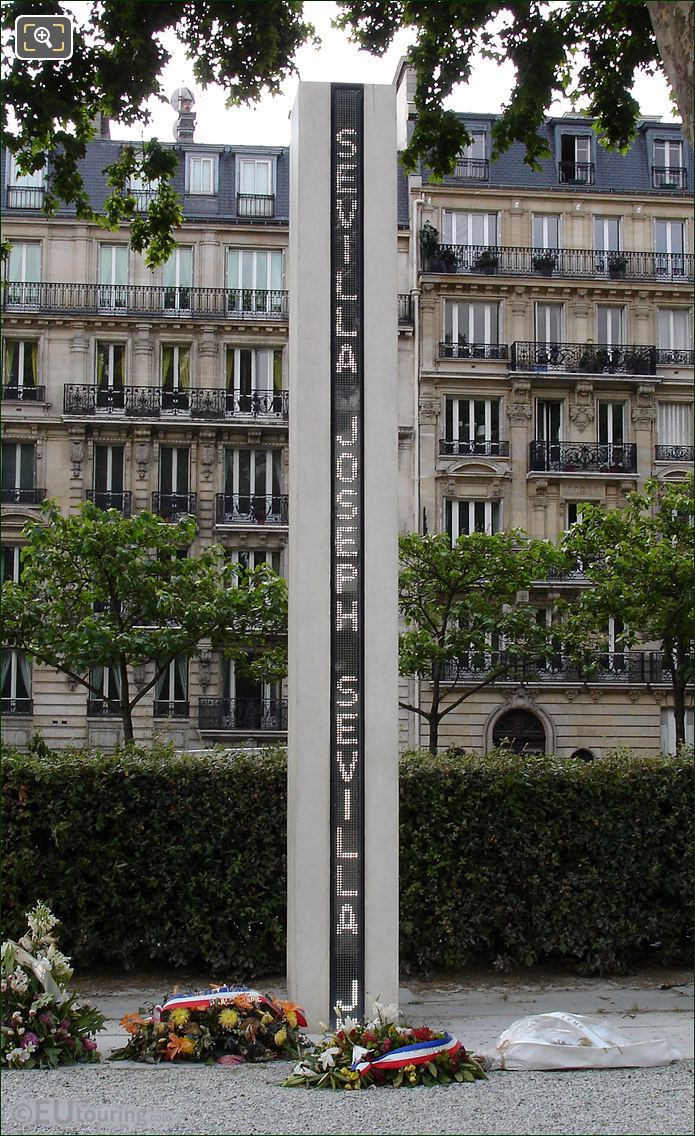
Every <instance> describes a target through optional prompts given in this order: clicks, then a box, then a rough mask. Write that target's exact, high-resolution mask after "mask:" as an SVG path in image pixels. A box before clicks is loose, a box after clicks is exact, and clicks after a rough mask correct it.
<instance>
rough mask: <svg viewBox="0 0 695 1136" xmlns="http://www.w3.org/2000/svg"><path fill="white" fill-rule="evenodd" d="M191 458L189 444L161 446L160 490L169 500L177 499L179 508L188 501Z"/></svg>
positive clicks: (184, 505) (183, 506)
mask: <svg viewBox="0 0 695 1136" xmlns="http://www.w3.org/2000/svg"><path fill="white" fill-rule="evenodd" d="M190 459H191V451H190V449H189V447H188V446H160V447H159V492H160V495H161V496H162V497H165V498H166V499H167V500H170V499H171V500H173V499H176V501H177V502H178V505H179V509H182V508H185V507H186V505H187V501H188V491H189V489H188V487H189V469H190Z"/></svg>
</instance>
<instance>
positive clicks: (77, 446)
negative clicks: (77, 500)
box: [70, 434, 84, 481]
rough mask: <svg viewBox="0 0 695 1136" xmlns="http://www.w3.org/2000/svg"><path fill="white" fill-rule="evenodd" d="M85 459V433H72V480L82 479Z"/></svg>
mask: <svg viewBox="0 0 695 1136" xmlns="http://www.w3.org/2000/svg"><path fill="white" fill-rule="evenodd" d="M83 461H84V434H71V435H70V462H71V464H72V480H73V481H81V480H82V463H83Z"/></svg>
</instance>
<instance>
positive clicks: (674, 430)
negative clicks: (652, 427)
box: [656, 402, 693, 461]
mask: <svg viewBox="0 0 695 1136" xmlns="http://www.w3.org/2000/svg"><path fill="white" fill-rule="evenodd" d="M656 437H657V449H656V457H657V458H668V457H669V456H673V457H677V456H678V451H682V453H681V454H680V456H681V457H682V459H684V460H686V461H687V460H690V461H692V456H693V455H692V449H693V404H692V402H659V403H657V418H656ZM666 450H674V451H676V453H673V454H671V455H670V454H668V453H666Z"/></svg>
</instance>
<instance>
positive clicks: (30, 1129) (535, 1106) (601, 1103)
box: [2, 1061, 693, 1136]
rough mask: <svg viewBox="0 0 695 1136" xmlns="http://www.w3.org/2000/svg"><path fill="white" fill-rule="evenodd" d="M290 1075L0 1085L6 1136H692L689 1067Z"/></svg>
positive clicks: (219, 1071) (37, 1076)
mask: <svg viewBox="0 0 695 1136" xmlns="http://www.w3.org/2000/svg"><path fill="white" fill-rule="evenodd" d="M290 1069H291V1065H289V1064H286V1063H279V1062H278V1063H277V1064H275V1065H256V1066H241V1067H237V1068H223V1067H220V1066H202V1067H185V1066H181V1067H179V1068H172V1067H171V1066H166V1067H163V1066H159V1067H156V1068H151V1067H147V1066H142V1065H135V1064H131V1063H119V1064H116V1065H114V1064H105V1065H96V1066H90V1067H83V1068H76V1069H69V1070H55V1071H52V1072H39V1071H34V1070H29V1071H22V1070H17V1071H10V1072H6V1073H4V1074H3V1094H2V1105H3V1108H2V1113H3V1126H2V1131H3V1132H4V1133H22V1134H30V1133H31V1134H33V1133H41V1134H44V1133H45V1134H49V1133H86V1134H97V1133H98V1134H102V1133H130V1132H142V1133H152V1134H160V1133H161V1134H164V1133H186V1134H189V1136H190V1134H196V1133H210V1134H213V1133H235V1134H239V1136H241V1134H244V1136H250V1134H252V1133H253V1134H256V1133H259V1134H260V1133H265V1134H269V1136H271V1134H272V1136H277V1134H279V1133H283V1134H288V1136H289V1134H294V1133H298V1134H300V1136H302V1134H303V1136H314V1134H315V1136H328V1134H332V1133H341V1134H343V1133H360V1136H377V1134H379V1136H381V1134H382V1133H383V1134H384V1136H386V1134H388V1133H397V1134H400V1136H406V1134H410V1133H412V1134H413V1136H425V1134H429V1133H452V1134H454V1136H469V1134H473V1136H498V1134H499V1136H517V1134H518V1136H545V1134H546V1133H547V1134H549V1136H557V1134H558V1133H563V1134H567V1136H573V1134H575V1133H576V1134H577V1136H593V1134H594V1133H595V1134H596V1136H633V1134H634V1136H653V1134H654V1136H656V1134H658V1136H666V1134H668V1136H671V1134H673V1136H687V1134H688V1133H691V1132H692V1131H693V1115H692V1105H691V1101H692V1079H693V1063H692V1062H691V1061H685V1062H678V1063H677V1064H675V1065H669V1066H661V1067H658V1068H655V1069H639V1070H638V1069H617V1070H601V1071H593V1070H592V1071H583V1072H571V1073H500V1072H498V1073H492V1074H491V1075H490V1079H489V1080H488V1081H480V1082H476V1083H474V1084H472V1085H468V1084H467V1085H450V1086H447V1087H445V1088H435V1089H426V1088H415V1089H391V1088H385V1089H372V1090H366V1091H363V1092H359V1093H328V1092H322V1091H311V1090H306V1089H283V1088H282V1087H281V1084H280V1082H281V1080H282V1077H283V1076H284V1075H285V1074H286V1072H288V1071H289V1070H290Z"/></svg>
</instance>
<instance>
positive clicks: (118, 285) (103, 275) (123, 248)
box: [98, 245, 128, 311]
mask: <svg viewBox="0 0 695 1136" xmlns="http://www.w3.org/2000/svg"><path fill="white" fill-rule="evenodd" d="M98 280H99V307H100V308H102V309H103V308H106V309H109V310H111V311H118V310H120V309H122V308H125V307H127V303H128V289H127V285H128V247H127V245H99V265H98Z"/></svg>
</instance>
